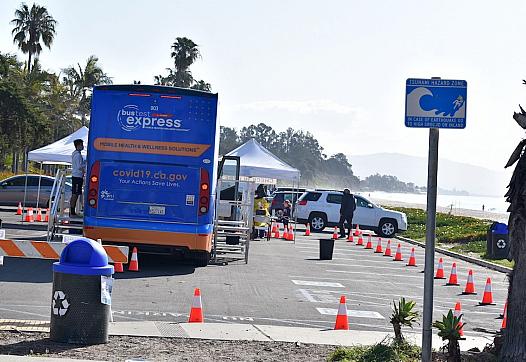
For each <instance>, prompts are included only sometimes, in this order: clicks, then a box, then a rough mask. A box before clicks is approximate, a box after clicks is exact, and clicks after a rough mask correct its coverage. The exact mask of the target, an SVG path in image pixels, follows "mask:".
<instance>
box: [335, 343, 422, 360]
mask: <svg viewBox="0 0 526 362" xmlns="http://www.w3.org/2000/svg"><path fill="white" fill-rule="evenodd" d="M420 354H421V350H420V347H418V346H415V345H412V344H410V343H407V342H396V341H392V342H391V343H387V342H386V341H383V342H381V343H377V344H375V345H372V346H354V347H348V348H344V347H339V348H337V349H336V350H335V351H334V352H332V353H331V354H330V355H329V357H328V359H327V360H328V361H329V362H395V361H396V362H416V361H419V360H420Z"/></svg>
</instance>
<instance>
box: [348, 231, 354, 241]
mask: <svg viewBox="0 0 526 362" xmlns="http://www.w3.org/2000/svg"><path fill="white" fill-rule="evenodd" d="M347 241H348V242H350V243H354V237H353V236H352V233H350V234H349V237H348V238H347Z"/></svg>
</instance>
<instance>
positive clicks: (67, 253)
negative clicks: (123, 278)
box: [53, 236, 113, 275]
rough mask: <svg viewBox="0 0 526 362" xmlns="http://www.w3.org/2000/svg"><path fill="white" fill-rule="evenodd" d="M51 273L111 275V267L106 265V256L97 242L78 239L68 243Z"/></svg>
mask: <svg viewBox="0 0 526 362" xmlns="http://www.w3.org/2000/svg"><path fill="white" fill-rule="evenodd" d="M53 271H54V272H59V273H66V274H78V275H112V274H113V266H111V265H108V255H107V254H106V251H105V250H104V248H103V247H102V245H100V244H99V243H98V242H96V241H95V240H92V239H88V238H84V237H80V236H79V238H78V239H77V240H74V241H72V242H70V243H69V244H68V245H67V246H66V247H65V248H64V250H62V254H61V255H60V260H59V261H58V262H57V263H54V264H53Z"/></svg>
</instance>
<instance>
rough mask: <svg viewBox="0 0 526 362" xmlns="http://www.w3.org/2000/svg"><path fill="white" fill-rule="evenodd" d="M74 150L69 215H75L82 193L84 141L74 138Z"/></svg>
mask: <svg viewBox="0 0 526 362" xmlns="http://www.w3.org/2000/svg"><path fill="white" fill-rule="evenodd" d="M73 145H74V146H75V151H73V153H72V154H71V168H72V171H71V199H70V201H69V215H70V216H77V212H76V207H77V200H78V199H79V196H80V195H82V185H83V183H84V174H85V172H86V161H85V160H84V157H82V154H81V152H82V150H83V149H84V141H83V140H81V139H76V140H75V141H73Z"/></svg>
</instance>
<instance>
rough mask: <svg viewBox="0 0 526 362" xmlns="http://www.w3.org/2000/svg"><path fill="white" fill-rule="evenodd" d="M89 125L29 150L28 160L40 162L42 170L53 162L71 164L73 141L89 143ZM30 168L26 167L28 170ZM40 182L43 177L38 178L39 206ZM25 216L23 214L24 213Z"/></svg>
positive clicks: (38, 198) (84, 153)
mask: <svg viewBox="0 0 526 362" xmlns="http://www.w3.org/2000/svg"><path fill="white" fill-rule="evenodd" d="M88 131H89V129H88V127H86V126H83V127H81V128H79V129H78V130H76V131H75V132H73V133H72V134H70V135H69V136H66V137H64V138H62V139H60V140H58V141H55V142H53V143H51V144H49V145H47V146H44V147H41V148H38V149H36V150H33V151H29V152H28V154H27V160H28V161H33V162H39V163H40V165H41V167H40V170H41V171H42V168H43V167H42V165H44V164H51V165H70V164H71V160H72V153H73V151H75V145H74V144H73V142H74V141H75V140H76V139H81V140H83V141H84V144H87V143H88ZM82 156H83V157H84V158H86V150H84V151H82ZM27 169H28V168H27V167H26V170H27ZM27 177H28V174H27V171H26V183H25V187H24V204H23V207H24V210H25V208H26V198H27ZM40 183H41V179H40V178H39V180H38V191H37V208H38V204H39V200H40ZM22 218H23V215H22Z"/></svg>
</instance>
